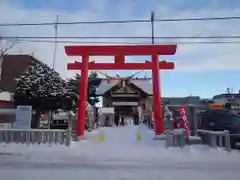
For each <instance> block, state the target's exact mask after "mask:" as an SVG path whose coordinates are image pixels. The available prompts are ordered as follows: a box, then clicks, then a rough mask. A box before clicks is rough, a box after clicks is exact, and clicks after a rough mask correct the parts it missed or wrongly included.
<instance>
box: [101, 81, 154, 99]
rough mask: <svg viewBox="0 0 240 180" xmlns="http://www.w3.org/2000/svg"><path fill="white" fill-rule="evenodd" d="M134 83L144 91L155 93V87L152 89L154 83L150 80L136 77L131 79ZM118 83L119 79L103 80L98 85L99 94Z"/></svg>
mask: <svg viewBox="0 0 240 180" xmlns="http://www.w3.org/2000/svg"><path fill="white" fill-rule="evenodd" d="M130 82H131V83H133V84H134V85H135V86H137V87H139V88H140V89H142V90H143V91H144V92H146V93H147V94H149V95H152V94H153V89H152V84H151V83H150V81H148V80H143V79H134V80H131V81H130ZM117 83H118V80H111V81H109V82H108V81H106V80H103V81H102V82H101V84H100V85H99V87H98V91H97V95H102V94H104V93H105V92H107V91H108V90H109V89H111V88H112V87H114V86H115V85H116V84H117Z"/></svg>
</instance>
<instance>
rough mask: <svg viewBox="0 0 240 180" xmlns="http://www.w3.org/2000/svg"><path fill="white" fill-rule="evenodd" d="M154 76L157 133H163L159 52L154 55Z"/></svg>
mask: <svg viewBox="0 0 240 180" xmlns="http://www.w3.org/2000/svg"><path fill="white" fill-rule="evenodd" d="M152 65H153V69H152V78H153V100H154V101H153V102H154V106H153V108H154V111H153V112H154V120H155V128H156V135H161V134H162V133H163V131H164V124H163V113H162V108H161V104H162V102H161V101H162V98H161V92H160V91H161V90H160V78H159V61H158V54H154V55H152Z"/></svg>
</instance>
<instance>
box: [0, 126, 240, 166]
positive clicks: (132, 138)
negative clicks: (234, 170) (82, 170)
mask: <svg viewBox="0 0 240 180" xmlns="http://www.w3.org/2000/svg"><path fill="white" fill-rule="evenodd" d="M103 131H104V135H105V141H104V142H99V141H98V139H99V134H100V133H99V131H93V132H86V139H85V140H82V141H80V142H72V144H71V145H70V147H64V146H56V145H53V146H51V147H48V146H44V145H30V146H28V147H27V146H26V145H22V144H8V145H5V146H3V145H0V151H1V154H2V155H4V154H5V155H4V156H0V161H3V162H6V161H12V160H14V161H23V160H28V161H29V160H30V161H34V162H56V163H57V162H58V163H60V162H63V163H66V162H76V163H79V162H81V161H84V162H85V161H88V162H94V163H95V164H96V163H98V164H103V163H107V164H111V163H113V164H114V163H115V162H117V163H123V164H124V163H129V162H131V163H132V164H138V163H139V162H141V163H143V162H145V163H150V162H151V163H154V162H156V163H159V162H163V163H169V162H186V163H191V162H214V163H216V162H219V163H220V162H225V163H226V162H229V163H238V162H239V158H240V154H239V153H238V152H237V151H232V152H231V153H228V152H226V151H224V150H222V149H211V148H209V147H208V146H204V145H193V146H191V147H190V146H186V147H185V148H182V149H181V148H168V149H166V148H165V143H164V141H161V140H153V137H154V132H152V131H150V130H149V129H147V128H146V127H144V126H139V127H136V126H134V125H128V126H126V127H114V128H103ZM136 132H140V135H141V139H142V140H141V141H140V142H137V141H136Z"/></svg>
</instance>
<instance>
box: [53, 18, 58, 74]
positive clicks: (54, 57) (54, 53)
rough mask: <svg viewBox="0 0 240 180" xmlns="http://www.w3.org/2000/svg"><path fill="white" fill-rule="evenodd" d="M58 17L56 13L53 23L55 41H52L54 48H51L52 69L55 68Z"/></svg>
mask: <svg viewBox="0 0 240 180" xmlns="http://www.w3.org/2000/svg"><path fill="white" fill-rule="evenodd" d="M58 18H59V15H57V18H56V23H55V42H54V50H53V65H52V66H53V69H54V68H55V61H56V54H57V38H58Z"/></svg>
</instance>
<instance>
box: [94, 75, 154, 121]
mask: <svg viewBox="0 0 240 180" xmlns="http://www.w3.org/2000/svg"><path fill="white" fill-rule="evenodd" d="M150 80H151V78H134V79H128V78H126V79H124V78H119V79H110V80H109V79H103V80H102V82H101V84H100V86H99V88H98V91H97V95H98V96H102V98H103V100H102V101H103V102H102V106H103V107H114V111H115V113H118V114H121V115H122V116H132V112H133V108H134V107H141V109H142V111H143V112H145V113H147V112H148V111H149V107H150V104H151V99H152V96H153V89H152V84H151V81H150Z"/></svg>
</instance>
